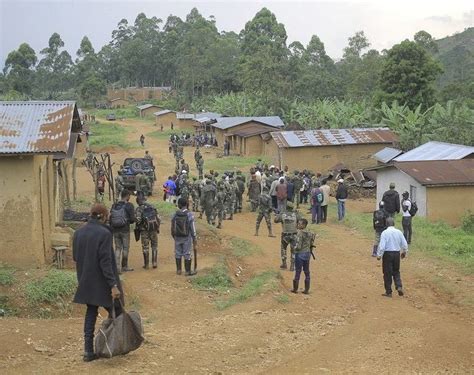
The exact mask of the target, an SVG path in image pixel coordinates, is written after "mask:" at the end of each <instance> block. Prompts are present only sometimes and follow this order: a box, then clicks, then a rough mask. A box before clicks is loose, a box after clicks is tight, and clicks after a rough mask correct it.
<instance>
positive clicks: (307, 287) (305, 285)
mask: <svg viewBox="0 0 474 375" xmlns="http://www.w3.org/2000/svg"><path fill="white" fill-rule="evenodd" d="M309 284H310V281H309V280H305V281H304V291H303V293H304V294H309Z"/></svg>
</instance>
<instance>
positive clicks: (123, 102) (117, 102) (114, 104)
mask: <svg viewBox="0 0 474 375" xmlns="http://www.w3.org/2000/svg"><path fill="white" fill-rule="evenodd" d="M109 104H110V108H124V107H126V106H128V105H129V104H130V102H129V101H128V100H127V99H122V98H115V99H112V100H110V102H109Z"/></svg>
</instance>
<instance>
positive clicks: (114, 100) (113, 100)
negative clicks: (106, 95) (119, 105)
mask: <svg viewBox="0 0 474 375" xmlns="http://www.w3.org/2000/svg"><path fill="white" fill-rule="evenodd" d="M117 100H124V101H126V102H128V101H129V100H128V99H123V98H115V99H110V102H116V101H117Z"/></svg>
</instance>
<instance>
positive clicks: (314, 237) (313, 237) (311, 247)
mask: <svg viewBox="0 0 474 375" xmlns="http://www.w3.org/2000/svg"><path fill="white" fill-rule="evenodd" d="M315 239H316V235H315V234H314V233H312V236H311V246H310V248H309V249H310V250H309V251H310V253H311V256H312V257H313V259H314V260H316V257H315V256H314V253H313V249H315V248H316V245H315V244H314V240H315Z"/></svg>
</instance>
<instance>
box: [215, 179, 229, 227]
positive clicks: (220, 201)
mask: <svg viewBox="0 0 474 375" xmlns="http://www.w3.org/2000/svg"><path fill="white" fill-rule="evenodd" d="M226 199H227V195H226V192H225V187H224V185H223V184H220V185H219V186H218V188H217V194H216V204H215V206H214V217H217V228H219V229H220V228H222V220H223V219H224V215H225V206H226V203H227V202H226Z"/></svg>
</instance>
